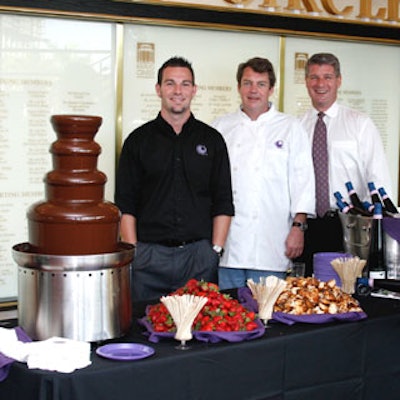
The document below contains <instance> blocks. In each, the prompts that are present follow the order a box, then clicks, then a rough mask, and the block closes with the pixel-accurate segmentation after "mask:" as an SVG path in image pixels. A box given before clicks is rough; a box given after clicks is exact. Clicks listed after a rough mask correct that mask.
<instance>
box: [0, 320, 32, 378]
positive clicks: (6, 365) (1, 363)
mask: <svg viewBox="0 0 400 400" xmlns="http://www.w3.org/2000/svg"><path fill="white" fill-rule="evenodd" d="M15 332H16V334H17V338H18V340H20V341H21V342H24V343H27V342H31V341H32V339H31V338H30V337H29V336H28V335H27V334H26V333H25V331H24V330H23V329H22V328H21V327H19V326H17V327H16V328H15ZM14 361H15V360H14V359H13V358H10V357H7V356H5V355H4V354H3V353H0V382H2V381H4V379H6V378H7V376H8V373H9V371H10V367H11V364H12V363H13V362H14Z"/></svg>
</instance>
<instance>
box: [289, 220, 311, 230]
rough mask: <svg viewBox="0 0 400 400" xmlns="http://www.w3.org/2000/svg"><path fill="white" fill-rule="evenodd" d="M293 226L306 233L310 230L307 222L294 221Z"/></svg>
mask: <svg viewBox="0 0 400 400" xmlns="http://www.w3.org/2000/svg"><path fill="white" fill-rule="evenodd" d="M292 226H297V228H299V229H300V230H301V231H303V232H304V231H306V230H307V228H308V225H307V223H306V222H299V221H293V223H292Z"/></svg>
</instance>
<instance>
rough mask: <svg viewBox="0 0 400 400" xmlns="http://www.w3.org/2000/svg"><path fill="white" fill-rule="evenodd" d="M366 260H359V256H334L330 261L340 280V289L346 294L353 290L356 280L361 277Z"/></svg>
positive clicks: (351, 292)
mask: <svg viewBox="0 0 400 400" xmlns="http://www.w3.org/2000/svg"><path fill="white" fill-rule="evenodd" d="M366 262H367V261H366V260H361V259H360V258H359V257H349V258H336V259H334V260H332V261H331V265H332V267H333V269H334V270H335V271H336V272H337V274H338V275H339V277H340V280H341V281H342V287H341V289H342V290H343V292H345V293H348V294H353V293H354V292H355V283H356V280H357V278H361V276H362V270H363V269H364V266H365V264H366Z"/></svg>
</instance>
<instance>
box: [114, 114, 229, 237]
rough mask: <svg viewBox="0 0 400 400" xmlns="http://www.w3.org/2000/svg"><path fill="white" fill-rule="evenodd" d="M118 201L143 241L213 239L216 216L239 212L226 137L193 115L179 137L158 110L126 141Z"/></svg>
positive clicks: (120, 163)
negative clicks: (131, 216) (154, 117)
mask: <svg viewBox="0 0 400 400" xmlns="http://www.w3.org/2000/svg"><path fill="white" fill-rule="evenodd" d="M115 202H116V204H117V206H118V207H119V209H120V210H121V212H122V213H123V214H131V215H133V216H134V217H136V220H137V234H138V240H139V241H143V242H162V241H165V240H178V241H185V240H193V239H211V235H212V219H213V217H215V216H217V215H230V216H231V215H233V213H234V211H233V202H232V188H231V175H230V166H229V159H228V153H227V149H226V145H225V141H224V139H223V138H222V136H221V135H220V134H219V132H217V131H216V130H215V129H213V128H212V127H210V126H208V125H206V124H204V123H203V122H201V121H199V120H196V119H195V118H194V117H193V115H191V117H190V118H189V120H188V121H187V122H186V123H185V125H184V126H183V129H182V132H181V133H180V134H179V135H177V134H175V132H174V130H173V128H172V127H171V126H170V125H169V124H168V123H167V122H166V121H165V120H164V119H163V118H162V117H161V115H160V114H159V115H158V117H157V118H156V119H155V120H153V121H150V122H148V123H146V124H144V125H143V126H141V127H139V128H138V129H136V130H135V131H133V132H132V133H131V134H130V135H129V136H128V138H127V139H126V140H125V142H124V145H123V148H122V152H121V156H120V159H119V165H118V171H117V181H116V195H115Z"/></svg>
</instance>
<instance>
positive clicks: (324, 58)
mask: <svg viewBox="0 0 400 400" xmlns="http://www.w3.org/2000/svg"><path fill="white" fill-rule="evenodd" d="M311 65H332V67H333V70H334V71H335V76H336V78H338V77H339V76H340V75H341V74H340V62H339V60H338V58H337V57H336V56H335V55H333V54H331V53H316V54H314V55H312V56H311V57H310V58H309V59H308V60H307V63H306V68H305V74H306V77H307V76H308V71H309V68H310V66H311Z"/></svg>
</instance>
